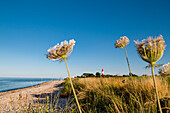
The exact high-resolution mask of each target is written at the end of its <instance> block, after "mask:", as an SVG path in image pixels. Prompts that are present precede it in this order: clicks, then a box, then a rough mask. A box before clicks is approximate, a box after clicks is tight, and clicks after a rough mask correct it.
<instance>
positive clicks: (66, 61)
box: [63, 58, 82, 113]
mask: <svg viewBox="0 0 170 113" xmlns="http://www.w3.org/2000/svg"><path fill="white" fill-rule="evenodd" d="M63 60H64V62H65V64H66V67H67V72H68V76H69V79H70V84H71V88H72V90H73V94H74V98H75V99H76V103H77V106H78V109H79V112H80V113H82V111H81V108H80V105H79V102H78V99H77V96H76V92H75V90H74V87H73V83H72V80H71V76H70V72H69V69H68V65H67V61H66V59H65V58H63Z"/></svg>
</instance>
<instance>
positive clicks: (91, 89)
mask: <svg viewBox="0 0 170 113" xmlns="http://www.w3.org/2000/svg"><path fill="white" fill-rule="evenodd" d="M123 80H125V82H124V83H123V82H122V81H123ZM156 80H157V84H158V91H159V96H160V98H163V97H167V96H168V93H169V92H168V91H169V89H168V86H169V84H170V82H169V78H168V77H167V78H162V77H156ZM133 83H134V86H133V85H132V81H131V80H130V79H129V78H128V77H126V78H123V77H115V78H79V79H73V84H74V87H75V89H76V92H77V96H78V99H79V102H80V105H81V107H82V109H83V111H84V112H87V113H89V112H93V113H95V112H96V113H99V112H100V113H107V112H109V113H117V112H118V113H119V112H125V113H128V112H129V113H133V112H134V113H140V112H144V113H148V112H149V113H155V112H156V111H157V107H156V98H155V93H154V89H153V88H154V87H153V80H152V77H134V78H133ZM63 86H64V89H63V90H62V91H61V93H60V94H61V95H62V96H63V95H65V96H72V91H71V87H70V84H69V81H68V80H66V81H65V82H64V83H63ZM73 102H74V101H73ZM72 104H75V103H72Z"/></svg>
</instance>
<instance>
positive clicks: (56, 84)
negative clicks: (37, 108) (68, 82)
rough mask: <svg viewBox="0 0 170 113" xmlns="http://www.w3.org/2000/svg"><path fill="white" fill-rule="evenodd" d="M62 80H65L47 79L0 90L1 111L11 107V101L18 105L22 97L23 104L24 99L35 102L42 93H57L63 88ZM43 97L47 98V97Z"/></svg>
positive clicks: (46, 94)
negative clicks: (37, 82) (35, 83)
mask: <svg viewBox="0 0 170 113" xmlns="http://www.w3.org/2000/svg"><path fill="white" fill-rule="evenodd" d="M62 82H64V80H55V81H47V82H43V83H40V84H37V85H33V86H29V87H24V88H17V89H12V90H9V91H3V92H0V111H3V110H7V109H10V108H11V102H12V104H13V105H12V106H15V107H18V106H19V100H20V99H21V100H23V104H24V101H26V102H27V103H32V104H35V101H36V100H37V99H39V98H40V97H41V96H42V95H45V96H48V95H49V94H55V95H57V94H58V93H59V91H60V90H61V89H62V85H61V83H62ZM37 95H38V96H37ZM41 99H42V100H45V99H46V97H45V98H41Z"/></svg>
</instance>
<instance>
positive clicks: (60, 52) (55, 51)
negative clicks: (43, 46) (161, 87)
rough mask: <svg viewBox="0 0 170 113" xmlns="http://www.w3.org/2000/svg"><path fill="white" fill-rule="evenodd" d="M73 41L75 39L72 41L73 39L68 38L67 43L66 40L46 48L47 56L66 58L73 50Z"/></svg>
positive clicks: (52, 58)
mask: <svg viewBox="0 0 170 113" xmlns="http://www.w3.org/2000/svg"><path fill="white" fill-rule="evenodd" d="M75 43H76V41H74V39H72V40H70V41H69V43H68V41H66V40H65V41H64V42H61V44H59V43H57V45H55V46H54V47H51V48H50V49H48V50H47V52H48V54H47V58H48V59H50V60H59V59H64V58H67V57H68V56H69V55H70V54H71V52H72V51H73V47H74V45H75Z"/></svg>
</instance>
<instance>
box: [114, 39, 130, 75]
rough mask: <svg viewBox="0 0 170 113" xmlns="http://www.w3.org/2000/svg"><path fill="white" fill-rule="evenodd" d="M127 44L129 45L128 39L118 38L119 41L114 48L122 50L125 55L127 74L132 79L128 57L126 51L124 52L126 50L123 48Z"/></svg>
mask: <svg viewBox="0 0 170 113" xmlns="http://www.w3.org/2000/svg"><path fill="white" fill-rule="evenodd" d="M127 44H129V39H128V37H126V36H123V37H120V39H119V40H117V41H116V43H115V47H116V48H124V50H125V53H126V60H127V64H128V67H129V73H130V76H131V77H132V72H131V69H130V64H129V60H128V56H127V51H126V48H125V46H126V45H127Z"/></svg>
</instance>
